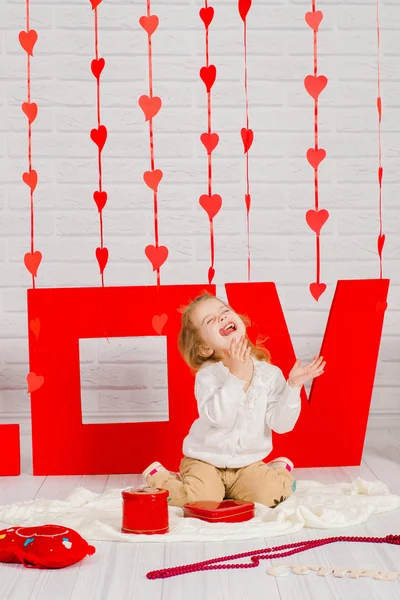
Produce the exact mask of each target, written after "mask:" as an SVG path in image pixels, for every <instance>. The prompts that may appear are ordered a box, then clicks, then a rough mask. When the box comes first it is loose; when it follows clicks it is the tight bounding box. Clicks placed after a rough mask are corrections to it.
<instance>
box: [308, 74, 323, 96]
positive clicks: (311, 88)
mask: <svg viewBox="0 0 400 600" xmlns="http://www.w3.org/2000/svg"><path fill="white" fill-rule="evenodd" d="M327 83H328V80H327V78H326V77H325V75H319V76H318V77H315V75H307V77H306V78H305V79H304V86H305V88H306V90H307V92H308V93H309V94H310V96H311V97H312V98H314V100H318V96H319V95H320V93H321V92H322V91H323V90H324V89H325V87H326V84H327Z"/></svg>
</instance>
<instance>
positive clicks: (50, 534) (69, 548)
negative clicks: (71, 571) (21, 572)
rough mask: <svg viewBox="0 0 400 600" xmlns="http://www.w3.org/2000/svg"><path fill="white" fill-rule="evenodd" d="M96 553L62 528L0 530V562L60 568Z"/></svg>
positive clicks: (74, 532)
mask: <svg viewBox="0 0 400 600" xmlns="http://www.w3.org/2000/svg"><path fill="white" fill-rule="evenodd" d="M95 552H96V549H95V547H94V546H89V544H88V543H87V542H86V540H84V539H83V538H82V537H81V536H80V535H79V533H77V532H76V531H74V530H73V529H69V528H68V527H63V526H62V525H38V526H37V527H11V528H10V529H3V530H2V531H0V562H4V563H22V564H23V565H24V566H25V567H31V568H32V567H33V568H36V569H61V568H63V567H68V566H69V565H73V564H75V563H77V562H79V561H80V560H82V559H83V558H85V556H91V555H92V554H94V553H95Z"/></svg>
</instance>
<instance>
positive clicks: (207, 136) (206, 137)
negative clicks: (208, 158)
mask: <svg viewBox="0 0 400 600" xmlns="http://www.w3.org/2000/svg"><path fill="white" fill-rule="evenodd" d="M200 139H201V141H202V143H203V146H204V147H205V149H206V150H207V154H211V152H212V151H213V150H215V148H216V147H217V146H218V142H219V135H218V133H202V134H201V136H200Z"/></svg>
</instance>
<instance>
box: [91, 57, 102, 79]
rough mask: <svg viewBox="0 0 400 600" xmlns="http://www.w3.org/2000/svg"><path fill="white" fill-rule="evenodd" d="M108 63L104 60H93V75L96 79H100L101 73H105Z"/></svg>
mask: <svg viewBox="0 0 400 600" xmlns="http://www.w3.org/2000/svg"><path fill="white" fill-rule="evenodd" d="M105 64H106V61H105V60H104V58H99V59H98V60H96V59H95V58H94V59H93V60H92V64H91V67H92V73H93V75H94V76H95V77H96V79H99V77H100V75H101V72H102V71H103V69H104V67H105Z"/></svg>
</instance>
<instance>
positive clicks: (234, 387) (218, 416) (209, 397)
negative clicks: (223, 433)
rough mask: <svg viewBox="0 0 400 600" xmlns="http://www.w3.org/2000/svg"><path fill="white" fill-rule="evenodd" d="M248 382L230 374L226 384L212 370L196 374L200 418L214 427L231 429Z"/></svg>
mask: <svg viewBox="0 0 400 600" xmlns="http://www.w3.org/2000/svg"><path fill="white" fill-rule="evenodd" d="M245 384H246V382H245V381H242V380H241V379H238V378H237V377H235V375H232V373H229V374H228V376H227V378H226V380H225V381H224V382H222V381H221V379H220V378H219V377H218V375H217V374H216V373H215V371H214V370H213V369H212V368H211V369H209V368H206V369H200V371H198V373H197V374H196V381H195V396H196V400H197V406H198V411H199V415H200V417H203V418H205V419H206V420H207V421H208V422H209V423H210V424H211V425H213V426H214V427H223V428H231V427H233V425H234V424H235V421H236V416H237V412H238V410H239V406H240V404H241V403H242V402H243V401H244V399H245V397H246V393H245V392H244V390H243V388H244V386H245Z"/></svg>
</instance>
